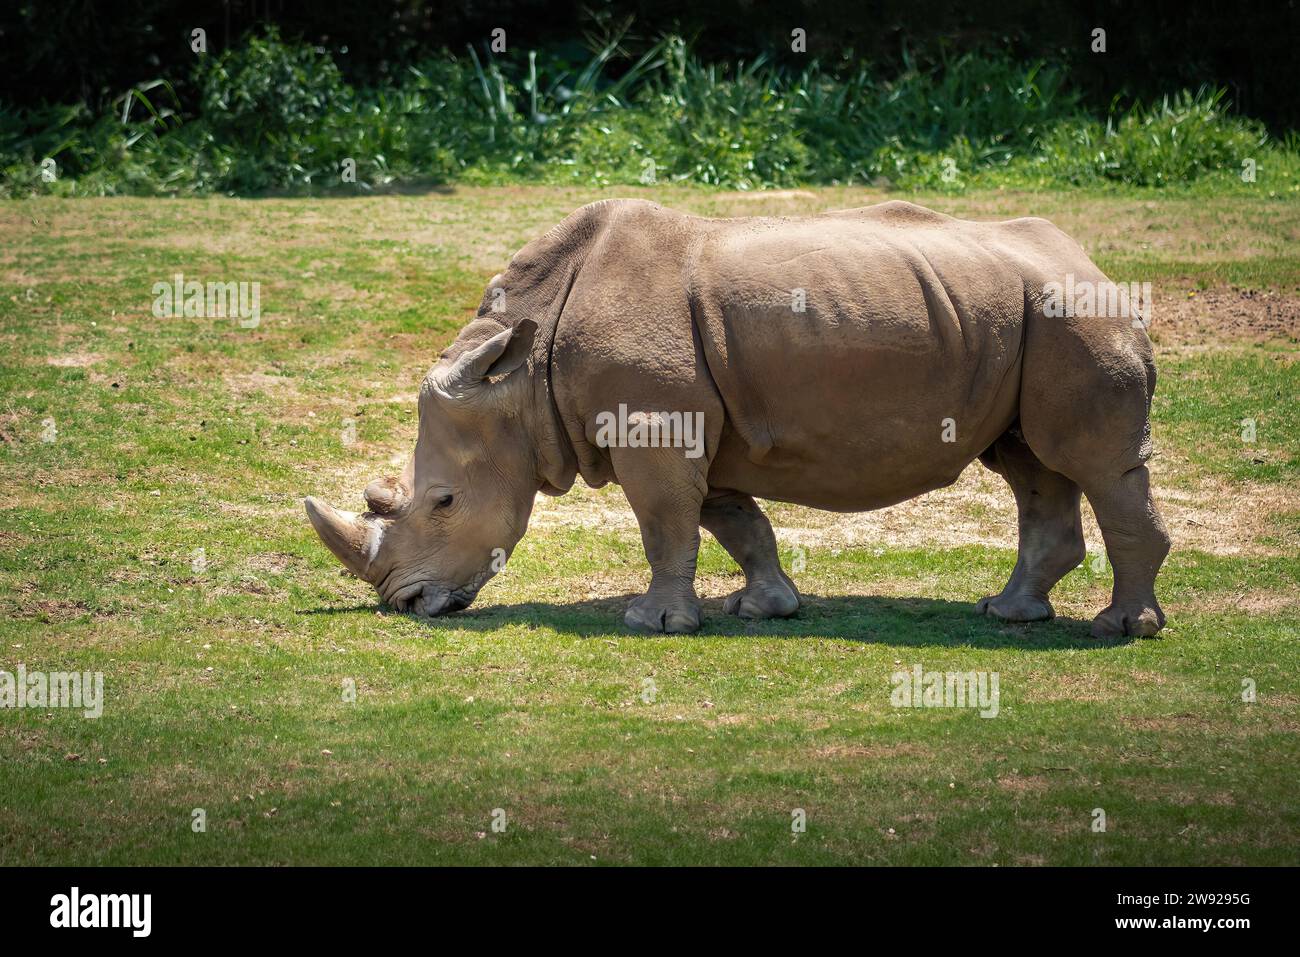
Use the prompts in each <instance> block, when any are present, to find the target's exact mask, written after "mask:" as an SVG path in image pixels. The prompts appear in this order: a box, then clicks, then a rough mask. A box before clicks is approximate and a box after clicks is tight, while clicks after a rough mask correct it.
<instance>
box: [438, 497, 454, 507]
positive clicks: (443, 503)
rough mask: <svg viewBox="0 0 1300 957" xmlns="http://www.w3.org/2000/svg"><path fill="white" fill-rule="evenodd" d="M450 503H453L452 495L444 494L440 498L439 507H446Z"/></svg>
mask: <svg viewBox="0 0 1300 957" xmlns="http://www.w3.org/2000/svg"><path fill="white" fill-rule="evenodd" d="M450 504H451V496H450V495H444V496H443V497H442V498H440V499H438V508H446V507H447V506H448V505H450Z"/></svg>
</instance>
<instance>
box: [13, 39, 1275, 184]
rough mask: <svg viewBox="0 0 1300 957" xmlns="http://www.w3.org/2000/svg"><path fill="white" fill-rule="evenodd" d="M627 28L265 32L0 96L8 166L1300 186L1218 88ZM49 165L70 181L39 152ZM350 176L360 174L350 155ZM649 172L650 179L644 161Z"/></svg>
mask: <svg viewBox="0 0 1300 957" xmlns="http://www.w3.org/2000/svg"><path fill="white" fill-rule="evenodd" d="M622 41H623V35H622V34H621V33H615V34H614V35H612V36H611V38H610V39H608V40H607V41H605V42H603V43H601V44H599V45H598V46H597V48H596V49H595V52H594V53H592V54H591V55H590V57H589V59H587V60H586V62H582V63H570V62H569V61H567V60H566V59H564V58H563V57H561V56H559V55H555V56H551V57H549V58H545V57H539V56H538V54H537V53H536V52H530V53H529V54H528V55H527V57H526V58H513V59H505V58H502V59H497V58H493V57H490V56H487V55H480V54H479V52H478V51H476V50H475V49H473V48H467V50H466V53H465V55H463V56H462V55H456V54H452V53H450V52H447V51H443V52H442V53H441V54H440V55H438V56H436V57H432V58H429V59H426V60H424V61H422V62H419V63H417V64H415V65H413V66H410V67H408V68H407V69H406V70H405V71H404V72H402V73H401V74H400V75H399V76H397V77H396V78H394V79H391V80H389V81H387V82H385V83H384V84H383V85H380V86H376V87H368V88H356V87H353V86H352V85H350V84H349V83H348V82H347V81H346V80H345V79H344V77H343V75H342V74H341V73H340V71H339V69H338V67H337V65H336V64H335V62H334V61H333V59H331V57H330V55H329V54H328V53H327V52H326V51H325V50H323V49H320V48H315V47H311V46H307V45H303V44H298V43H288V42H285V41H283V40H282V39H281V38H280V37H279V36H278V34H277V33H276V32H275V31H274V30H271V31H269V32H267V33H265V34H264V35H260V36H254V37H252V38H250V39H249V40H247V42H245V43H244V44H243V45H241V46H238V47H235V48H233V49H230V50H226V51H224V52H222V53H220V54H216V55H212V56H210V57H205V58H203V59H201V60H200V61H199V62H198V65H197V66H196V67H195V70H194V75H193V76H192V77H190V78H189V80H190V81H191V82H190V87H192V88H193V89H194V90H195V91H196V97H195V98H196V105H195V106H194V108H193V109H192V110H191V111H190V112H189V113H188V114H187V115H185V117H184V119H183V120H182V114H183V113H184V111H183V110H182V108H181V104H180V102H179V101H178V99H177V97H176V94H175V92H174V91H173V88H172V86H171V85H170V84H168V83H167V82H165V81H163V80H154V81H152V82H149V83H145V84H141V85H139V86H137V87H134V88H132V89H131V90H128V91H127V92H126V93H125V94H124V95H123V96H122V97H120V98H119V99H118V101H117V103H116V104H115V109H114V113H113V115H104V116H98V117H97V116H92V115H91V114H90V113H89V112H88V111H87V110H86V109H85V108H84V107H49V108H42V109H38V110H31V111H25V112H19V111H15V110H12V109H3V108H0V170H2V171H3V174H4V183H3V187H0V188H2V189H3V191H4V192H5V193H8V194H10V195H20V194H26V193H31V192H42V191H52V192H60V191H63V192H72V193H78V194H113V193H143V194H150V193H161V194H169V193H199V194H203V193H211V192H228V193H243V194H248V193H251V194H256V193H262V192H266V191H270V190H280V191H286V190H287V191H303V190H309V189H316V188H321V187H329V188H349V189H357V190H365V189H372V188H375V187H382V186H386V185H389V184H392V183H396V182H404V183H430V182H432V183H436V182H445V181H450V180H468V181H498V180H503V179H526V180H539V181H545V182H557V183H559V182H570V183H575V184H581V185H604V184H612V183H637V182H652V181H653V182H662V181H672V182H687V183H695V184H701V185H709V186H715V187H723V188H732V189H756V188H762V187H770V186H791V185H796V184H801V183H837V182H838V183H849V182H864V183H868V182H869V183H877V184H879V185H890V186H897V187H900V188H905V189H915V188H925V189H939V190H954V191H956V190H962V189H965V188H966V187H967V186H969V185H971V184H973V183H975V182H977V181H978V182H981V183H983V184H984V185H988V184H989V183H990V181H997V182H1016V183H1021V182H1023V183H1041V184H1045V185H1065V184H1075V185H1081V184H1093V185H1099V184H1100V185H1104V184H1108V183H1117V184H1125V185H1130V186H1139V187H1163V186H1170V185H1178V184H1186V183H1193V182H1196V181H1198V180H1200V179H1202V178H1206V177H1218V178H1219V179H1220V180H1222V181H1223V182H1225V183H1227V182H1230V181H1231V180H1232V179H1233V178H1234V177H1235V176H1236V174H1237V173H1238V171H1239V170H1240V169H1241V164H1242V163H1243V162H1244V161H1245V160H1247V159H1255V158H1260V159H1262V158H1264V157H1267V158H1268V160H1269V162H1267V163H1261V164H1260V165H1262V166H1265V167H1267V168H1268V170H1269V171H1270V174H1271V175H1273V176H1274V177H1275V179H1274V180H1273V181H1272V183H1273V184H1274V185H1280V186H1282V188H1284V189H1289V190H1295V189H1297V188H1300V187H1297V185H1296V182H1297V173H1300V152H1298V151H1297V149H1296V142H1295V141H1294V138H1292V139H1290V140H1288V141H1285V142H1283V143H1281V144H1274V143H1270V142H1269V140H1268V137H1267V134H1266V132H1265V131H1264V128H1263V126H1262V125H1261V124H1259V123H1258V122H1255V121H1253V120H1250V119H1246V118H1242V117H1239V116H1235V115H1233V114H1232V113H1230V112H1229V110H1228V104H1227V103H1226V102H1225V100H1224V94H1223V91H1221V90H1213V89H1202V90H1200V91H1198V92H1196V93H1192V92H1188V91H1183V92H1181V93H1178V94H1176V95H1173V96H1169V97H1166V98H1164V99H1162V100H1161V101H1159V102H1158V103H1155V104H1151V105H1143V104H1135V105H1132V106H1130V107H1129V108H1128V109H1127V110H1126V111H1118V110H1112V111H1111V114H1110V115H1109V116H1106V117H1095V116H1089V115H1087V114H1086V113H1085V112H1084V111H1083V108H1082V107H1081V105H1080V104H1081V101H1080V99H1079V97H1078V96H1077V95H1076V93H1075V92H1073V91H1072V90H1071V87H1070V84H1069V78H1068V76H1067V75H1066V73H1065V71H1064V69H1063V68H1061V67H1059V66H1051V65H1046V64H1044V63H1041V62H1039V63H1021V62H1018V61H1016V60H1013V59H1011V58H1010V57H1008V56H1006V55H1004V54H1000V53H983V54H973V53H970V54H966V55H963V56H960V57H957V58H955V59H948V58H941V59H940V60H939V61H938V62H936V63H934V64H932V65H929V66H921V65H918V64H916V63H914V62H913V61H912V60H911V59H910V58H908V57H906V56H905V57H904V69H903V70H902V72H901V73H899V74H898V75H895V76H891V77H883V76H879V75H877V74H875V73H874V72H873V71H872V69H871V68H870V67H869V66H868V65H865V64H860V65H858V66H857V67H856V68H855V69H853V70H852V71H850V72H848V73H845V72H843V71H840V72H836V71H833V70H831V69H828V68H826V67H824V66H823V65H822V64H820V63H819V62H817V61H813V62H812V63H811V64H810V65H808V66H807V67H805V68H804V69H803V70H802V71H799V72H793V71H791V70H789V69H787V68H783V67H780V66H777V65H775V64H773V63H770V62H768V61H767V60H765V59H764V58H762V57H759V58H757V59H755V60H752V61H748V62H740V63H736V64H734V65H730V66H721V65H718V64H715V63H705V62H703V61H701V60H699V59H698V58H696V57H694V56H693V55H692V51H691V48H690V45H689V44H688V43H687V42H686V41H684V40H683V39H681V38H680V37H673V36H670V37H665V38H664V39H662V40H660V41H659V42H657V43H655V44H653V45H651V46H650V47H649V49H647V50H646V51H645V52H643V53H641V54H640V55H639V56H635V57H634V56H630V55H627V54H625V53H624V52H623V45H622ZM47 157H49V158H52V159H54V161H55V163H56V164H57V167H58V180H57V181H55V182H53V183H50V182H47V181H46V180H48V175H47V176H45V177H42V175H41V167H40V164H41V162H42V160H43V159H45V158H47ZM346 160H351V161H352V163H353V164H355V169H356V182H355V185H353V184H352V183H351V182H350V181H348V182H346V183H345V182H344V180H343V178H342V176H341V172H342V169H343V163H344V161H346ZM651 173H653V178H652V177H651V176H650V175H649V174H651Z"/></svg>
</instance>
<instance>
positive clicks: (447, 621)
mask: <svg viewBox="0 0 1300 957" xmlns="http://www.w3.org/2000/svg"><path fill="white" fill-rule="evenodd" d="M634 597H635V596H634V595H631V594H627V595H619V596H615V597H610V598H596V599H589V600H586V601H573V602H564V603H559V602H520V603H519V604H514V605H484V606H479V607H471V608H469V609H467V610H465V611H461V612H456V613H455V614H451V615H444V616H441V617H439V618H435V619H432V620H429V619H421V618H416V617H415V616H410V615H403V617H408V618H411V619H412V620H414V621H419V622H424V623H427V624H428V625H429V627H431V628H439V629H442V630H446V629H458V630H465V631H496V630H497V629H500V628H505V627H509V626H512V625H527V626H530V627H533V628H553V629H554V630H556V631H558V632H564V633H568V634H573V635H577V636H579V637H581V638H611V637H620V636H628V635H640V634H641V633H639V632H633V631H631V630H630V629H628V628H627V627H626V626H624V624H623V611H624V609H625V608H626V607H627V603H628V602H629V601H630V600H631V599H632V598H634ZM803 602H804V604H803V607H802V608H800V609H799V613H798V615H796V616H795V617H794V618H787V619H783V620H771V621H757V622H750V621H744V620H742V619H740V618H737V617H735V616H734V615H728V614H727V613H725V612H724V611H723V610H722V599H721V598H706V599H703V601H702V604H703V606H704V625H703V627H702V628H701V629H700V630H699V632H698V633H697V635H696V637H700V638H709V637H723V638H750V637H772V638H838V639H842V640H846V641H862V642H870V643H875V644H886V645H908V646H950V647H956V646H962V645H969V646H972V647H977V648H1037V649H1072V648H1098V647H1114V646H1118V645H1124V644H1128V643H1130V642H1132V641H1134V640H1135V639H1133V638H1121V639H1115V640H1108V641H1099V640H1097V639H1095V638H1092V637H1091V636H1090V635H1089V633H1088V629H1089V622H1086V621H1080V620H1079V619H1077V618H1056V619H1055V620H1053V621H1043V622H1034V623H1032V624H1012V623H1010V622H1004V621H997V620H995V619H992V618H988V617H985V616H983V615H977V614H975V604H974V602H965V601H960V602H958V601H946V600H942V599H935V598H894V597H885V596H878V595H842V596H823V595H804V596H803ZM376 611H379V612H384V611H387V612H388V613H389V614H393V615H396V614H400V613H399V612H394V611H391V610H389V609H387V607H386V606H383V605H379V604H367V605H350V606H347V607H342V608H312V609H306V610H303V611H300V612H299V614H304V615H341V614H349V613H365V614H374V613H375V612H376ZM643 637H645V638H646V639H647V640H655V639H656V638H663V637H664V636H662V635H643ZM668 637H671V638H673V639H675V640H681V639H682V637H684V636H679V635H673V636H668Z"/></svg>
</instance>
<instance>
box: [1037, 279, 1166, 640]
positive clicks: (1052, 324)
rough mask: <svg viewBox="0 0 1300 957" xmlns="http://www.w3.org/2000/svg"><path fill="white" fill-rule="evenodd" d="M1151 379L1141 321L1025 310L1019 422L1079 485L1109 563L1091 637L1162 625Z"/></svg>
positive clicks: (1161, 538)
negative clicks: (1106, 593)
mask: <svg viewBox="0 0 1300 957" xmlns="http://www.w3.org/2000/svg"><path fill="white" fill-rule="evenodd" d="M1097 275H1098V276H1100V273H1098V274H1097ZM1102 278H1104V277H1102ZM1155 386H1156V370H1155V363H1154V361H1153V360H1152V357H1151V346H1150V343H1149V341H1148V340H1147V338H1146V335H1145V333H1144V332H1142V331H1141V329H1140V328H1138V327H1136V326H1135V327H1133V328H1130V323H1128V322H1123V321H1121V322H1118V323H1116V322H1109V321H1106V320H1104V319H1099V318H1096V319H1087V318H1081V319H1069V318H1066V319H1054V320H1048V319H1045V318H1043V317H1041V316H1037V317H1031V321H1030V324H1029V328H1028V334H1027V343H1026V348H1025V365H1024V373H1023V376H1022V381H1021V395H1020V425H1021V431H1022V433H1023V434H1024V437H1025V441H1026V442H1028V443H1029V446H1030V448H1032V449H1033V451H1034V454H1035V455H1037V456H1038V458H1039V459H1040V460H1041V461H1042V462H1043V463H1044V464H1045V465H1046V466H1047V467H1048V468H1051V469H1054V470H1056V471H1059V472H1061V473H1063V474H1065V475H1067V476H1069V478H1070V479H1072V480H1073V481H1075V482H1077V483H1078V484H1079V486H1080V487H1081V488H1082V489H1083V494H1084V496H1085V497H1086V498H1087V499H1088V502H1089V504H1090V505H1091V506H1092V510H1093V513H1094V514H1095V515H1096V516H1097V524H1098V525H1099V526H1100V527H1101V534H1102V537H1103V538H1104V539H1105V542H1106V554H1107V557H1109V559H1110V564H1111V567H1112V568H1113V569H1114V572H1115V582H1114V586H1113V589H1112V592H1111V603H1110V605H1109V606H1108V607H1107V608H1106V609H1105V610H1103V611H1102V612H1101V613H1100V614H1099V615H1097V617H1096V618H1095V619H1093V623H1092V634H1093V637H1095V638H1118V637H1123V636H1132V637H1143V636H1148V635H1154V634H1155V633H1156V632H1158V631H1159V630H1160V629H1161V628H1162V627H1164V624H1165V615H1164V612H1163V611H1161V609H1160V604H1159V602H1157V601H1156V593H1155V582H1156V574H1157V573H1158V572H1159V571H1160V565H1161V563H1163V562H1164V559H1165V556H1166V555H1167V554H1168V553H1169V533H1168V532H1167V531H1166V530H1165V524H1164V522H1163V521H1162V520H1161V518H1160V512H1159V511H1158V510H1157V508H1156V504H1155V502H1154V500H1153V499H1152V497H1151V477H1150V474H1149V473H1148V471H1147V464H1146V463H1147V461H1148V460H1149V459H1150V457H1151V455H1152V444H1151V424H1150V413H1151V397H1152V395H1153V394H1154V392H1155Z"/></svg>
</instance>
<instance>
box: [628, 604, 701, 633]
mask: <svg viewBox="0 0 1300 957" xmlns="http://www.w3.org/2000/svg"><path fill="white" fill-rule="evenodd" d="M623 623H624V624H626V625H627V626H628V627H629V628H635V629H637V630H638V631H653V632H667V633H669V634H689V633H691V632H694V631H699V630H700V606H699V604H698V603H697V602H693V601H687V600H685V599H678V600H677V601H668V602H666V603H665V602H664V601H663V600H661V599H656V598H652V597H651V596H650V595H642V596H641V597H640V598H633V599H632V600H631V601H630V602H629V603H628V606H627V614H625V615H624V616H623Z"/></svg>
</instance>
